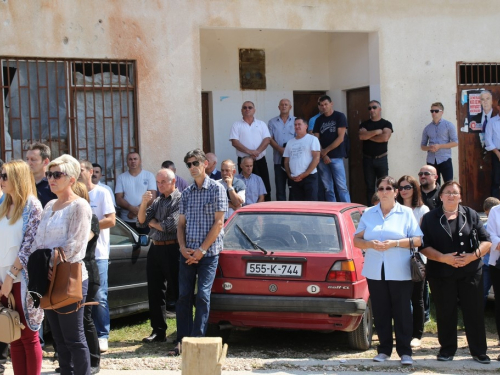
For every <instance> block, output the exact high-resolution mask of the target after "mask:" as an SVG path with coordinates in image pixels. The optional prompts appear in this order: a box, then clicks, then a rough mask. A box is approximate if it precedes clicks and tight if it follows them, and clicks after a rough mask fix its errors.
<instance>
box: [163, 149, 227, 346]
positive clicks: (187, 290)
mask: <svg viewBox="0 0 500 375" xmlns="http://www.w3.org/2000/svg"><path fill="white" fill-rule="evenodd" d="M184 162H185V163H186V166H187V168H188V169H189V172H190V173H191V177H193V179H194V183H193V184H192V185H190V186H189V187H188V188H187V189H186V190H184V191H183V192H182V196H181V201H180V206H179V207H180V208H179V224H178V226H177V239H178V240H179V248H180V251H181V255H182V256H181V260H180V262H179V299H178V300H177V345H176V347H175V348H174V349H173V350H172V351H170V352H169V355H179V354H180V353H181V343H182V339H183V338H184V337H203V336H205V333H206V330H207V323H208V314H209V312H210V291H211V289H212V284H213V282H214V279H215V273H216V270H217V265H218V263H219V253H220V252H221V250H222V240H223V237H224V230H223V229H222V227H223V225H224V214H225V212H226V211H227V209H228V200H227V195H226V190H225V189H224V186H222V185H221V184H220V183H219V182H217V181H214V180H212V179H211V178H209V177H208V175H207V174H206V173H205V168H206V167H207V165H208V161H207V159H206V156H205V153H204V152H203V151H202V150H200V149H196V150H192V151H189V152H188V153H187V154H186V156H185V157H184ZM196 276H198V284H197V286H198V293H197V294H196V298H194V297H193V295H194V291H195V283H196ZM193 307H196V312H195V315H194V320H193Z"/></svg>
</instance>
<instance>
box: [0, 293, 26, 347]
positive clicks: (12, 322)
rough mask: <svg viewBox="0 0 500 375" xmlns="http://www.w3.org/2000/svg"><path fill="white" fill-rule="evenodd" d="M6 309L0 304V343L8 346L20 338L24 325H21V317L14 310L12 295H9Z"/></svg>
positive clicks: (14, 304)
mask: <svg viewBox="0 0 500 375" xmlns="http://www.w3.org/2000/svg"><path fill="white" fill-rule="evenodd" d="M8 301H9V303H8V307H4V306H3V305H2V304H1V303H0V342H4V343H6V344H10V343H11V342H12V341H15V340H19V339H20V338H21V330H22V329H24V324H23V323H21V317H20V316H19V313H18V312H17V311H16V310H15V308H16V302H15V301H14V296H13V295H12V293H10V294H9V298H8Z"/></svg>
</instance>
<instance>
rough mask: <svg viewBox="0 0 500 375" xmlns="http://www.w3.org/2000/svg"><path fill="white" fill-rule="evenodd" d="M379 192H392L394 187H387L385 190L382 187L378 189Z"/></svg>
mask: <svg viewBox="0 0 500 375" xmlns="http://www.w3.org/2000/svg"><path fill="white" fill-rule="evenodd" d="M377 190H378V191H384V190H385V191H391V190H392V186H386V187H385V188H384V187H383V186H380V187H379V188H378V189H377Z"/></svg>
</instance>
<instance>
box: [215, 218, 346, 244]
mask: <svg viewBox="0 0 500 375" xmlns="http://www.w3.org/2000/svg"><path fill="white" fill-rule="evenodd" d="M238 227H239V228H241V230H240V229H239V228H238ZM242 231H244V232H245V234H246V235H247V236H248V237H249V238H250V240H252V241H253V242H254V243H255V244H257V245H259V246H261V247H262V248H264V249H265V250H271V251H274V252H277V251H283V252H290V251H291V252H309V253H337V252H339V251H340V250H342V247H341V243H342V241H341V240H340V233H339V227H338V221H337V217H336V216H334V215H318V214H290V213H244V214H236V215H235V216H234V218H233V219H232V220H231V222H230V223H229V224H228V226H227V227H226V228H225V236H224V249H228V250H229V249H231V250H250V249H253V246H252V244H251V242H250V241H249V240H248V239H247V238H246V236H245V234H244V233H242Z"/></svg>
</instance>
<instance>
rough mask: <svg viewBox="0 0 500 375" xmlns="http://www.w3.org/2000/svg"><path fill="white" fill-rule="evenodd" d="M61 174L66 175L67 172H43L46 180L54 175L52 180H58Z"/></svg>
mask: <svg viewBox="0 0 500 375" xmlns="http://www.w3.org/2000/svg"><path fill="white" fill-rule="evenodd" d="M62 176H67V174H66V173H64V172H59V171H56V172H45V177H47V180H49V179H50V178H52V177H54V180H59V179H60V178H61V177H62Z"/></svg>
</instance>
